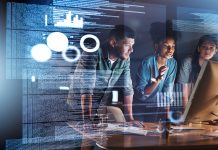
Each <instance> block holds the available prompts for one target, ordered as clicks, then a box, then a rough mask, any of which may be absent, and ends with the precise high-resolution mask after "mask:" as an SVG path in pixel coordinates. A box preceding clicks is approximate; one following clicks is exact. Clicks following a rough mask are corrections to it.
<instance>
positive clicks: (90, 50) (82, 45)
mask: <svg viewBox="0 0 218 150" xmlns="http://www.w3.org/2000/svg"><path fill="white" fill-rule="evenodd" d="M87 38H92V39H94V40H95V42H96V45H95V47H94V48H87V47H85V45H84V41H85V40H86V39H87ZM80 47H81V48H82V49H83V50H84V51H86V52H89V53H91V52H95V51H97V50H98V49H99V47H100V41H99V39H98V38H97V37H96V36H95V35H92V34H86V35H84V36H83V37H82V38H81V39H80Z"/></svg>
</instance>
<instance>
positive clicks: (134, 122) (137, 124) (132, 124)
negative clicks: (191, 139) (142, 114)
mask: <svg viewBox="0 0 218 150" xmlns="http://www.w3.org/2000/svg"><path fill="white" fill-rule="evenodd" d="M128 123H129V125H131V126H136V127H140V128H144V127H145V126H144V123H143V122H141V121H138V120H131V121H129V122H128Z"/></svg>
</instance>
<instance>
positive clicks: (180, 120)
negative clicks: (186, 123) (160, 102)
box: [168, 111, 184, 124]
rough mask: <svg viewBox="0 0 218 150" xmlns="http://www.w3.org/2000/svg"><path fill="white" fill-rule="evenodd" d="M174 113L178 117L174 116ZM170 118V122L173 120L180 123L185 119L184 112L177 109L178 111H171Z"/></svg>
mask: <svg viewBox="0 0 218 150" xmlns="http://www.w3.org/2000/svg"><path fill="white" fill-rule="evenodd" d="M174 115H177V117H174ZM168 118H169V120H170V122H173V123H175V124H179V123H181V122H183V120H184V117H183V115H182V112H179V111H177V112H173V111H170V112H169V113H168Z"/></svg>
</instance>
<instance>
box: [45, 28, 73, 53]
mask: <svg viewBox="0 0 218 150" xmlns="http://www.w3.org/2000/svg"><path fill="white" fill-rule="evenodd" d="M68 43H69V41H68V38H67V36H66V35H65V34H63V33H61V32H52V33H50V34H49V35H48V37H47V45H48V47H49V48H50V49H51V50H53V51H56V52H62V51H64V50H66V49H67V48H68Z"/></svg>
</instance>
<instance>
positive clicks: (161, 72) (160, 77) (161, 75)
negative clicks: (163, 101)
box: [157, 66, 168, 80]
mask: <svg viewBox="0 0 218 150" xmlns="http://www.w3.org/2000/svg"><path fill="white" fill-rule="evenodd" d="M167 69H168V67H167V66H161V67H160V68H159V75H158V77H157V80H162V79H163V76H164V74H165V72H166V70H167Z"/></svg>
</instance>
